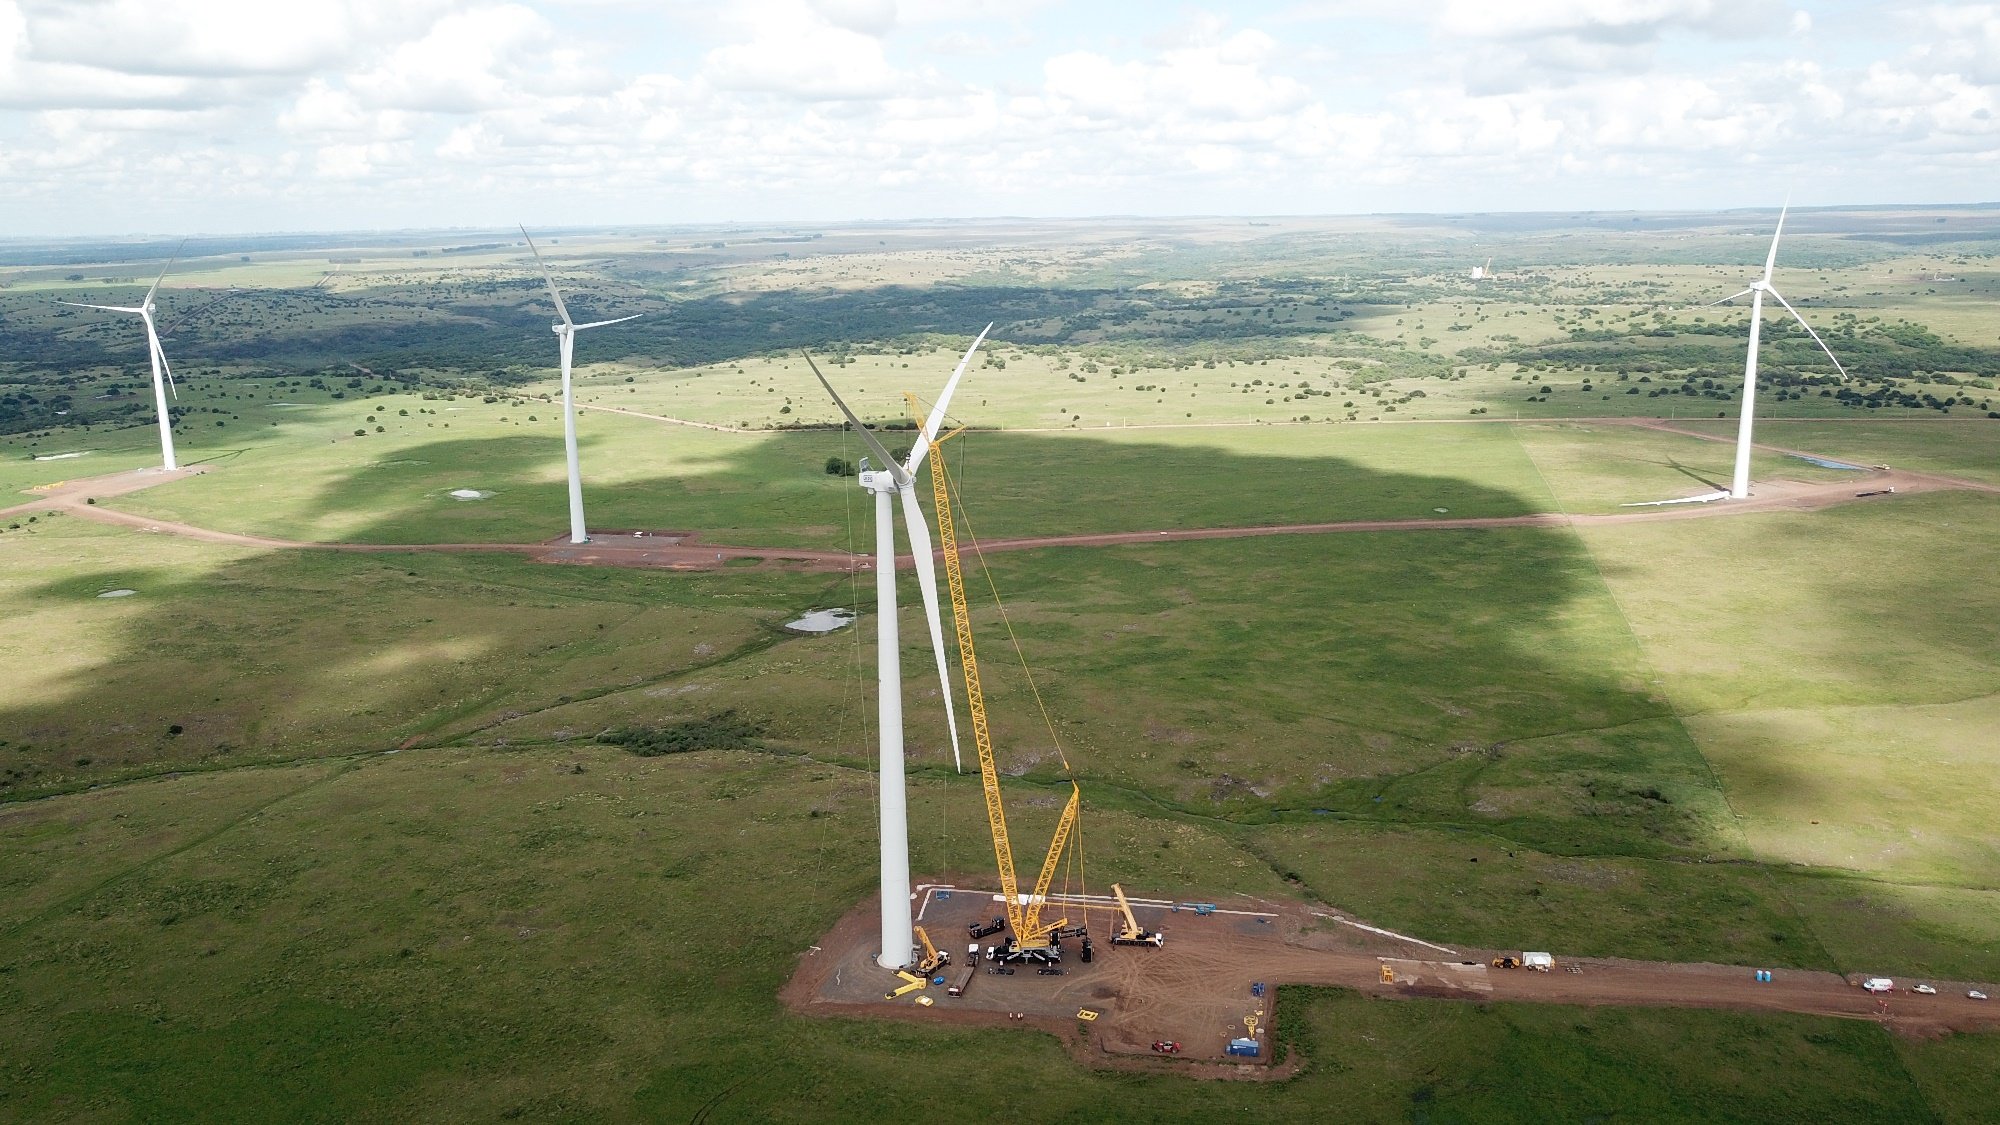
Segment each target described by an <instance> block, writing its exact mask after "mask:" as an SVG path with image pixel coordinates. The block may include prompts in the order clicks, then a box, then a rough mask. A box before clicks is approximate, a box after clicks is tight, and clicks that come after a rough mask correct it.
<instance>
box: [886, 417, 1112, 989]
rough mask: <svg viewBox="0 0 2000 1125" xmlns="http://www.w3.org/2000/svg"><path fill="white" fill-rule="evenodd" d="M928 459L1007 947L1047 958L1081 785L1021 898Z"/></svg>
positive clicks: (947, 533)
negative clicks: (1059, 873)
mask: <svg viewBox="0 0 2000 1125" xmlns="http://www.w3.org/2000/svg"><path fill="white" fill-rule="evenodd" d="M912 405H914V402H913V403H912ZM959 432H960V431H957V430H954V431H952V432H951V433H949V434H946V435H943V436H940V437H938V438H935V439H934V441H933V444H934V445H942V444H943V443H944V441H945V439H946V438H950V437H956V436H958V434H959ZM930 461H931V495H932V499H933V501H934V503H935V507H936V509H937V521H938V544H939V546H940V547H941V548H943V551H944V574H945V581H946V583H947V584H948V586H949V587H950V590H951V617H952V624H953V625H954V626H956V627H957V631H958V662H959V666H960V667H961V668H962V669H963V671H964V674H965V696H966V709H967V710H968V711H969V712H971V715H972V740H973V744H974V745H975V746H976V747H977V748H978V750H979V781H980V785H981V786H982V787H983V789H984V790H985V794H986V822H987V825H988V827H989V828H991V830H992V833H993V859H994V862H995V864H996V865H997V866H998V867H999V869H1000V895H1001V898H1002V900H1003V901H1004V902H1005V904H1006V909H1007V927H1008V929H1010V930H1012V931H1013V938H1012V940H1011V941H1010V943H1009V947H1010V950H1011V951H1012V952H1014V953H1016V954H1019V955H1020V956H1022V957H1025V958H1031V959H1046V957H1047V956H1048V954H1050V953H1051V952H1052V951H1053V950H1054V949H1055V946H1056V939H1055V938H1054V937H1053V936H1052V935H1054V933H1055V931H1057V930H1059V929H1061V928H1063V927H1064V926H1065V925H1067V924H1068V923H1069V919H1068V918H1057V919H1056V920H1054V921H1052V922H1045V921H1043V920H1042V907H1043V906H1044V905H1045V904H1046V903H1047V901H1048V893H1049V885H1050V883H1051V882H1053V881H1054V879H1055V874H1056V868H1057V867H1058V866H1060V864H1061V862H1062V854H1063V848H1064V847H1065V846H1066V845H1067V844H1068V843H1069V834H1070V831H1071V830H1072V829H1073V828H1075V827H1076V817H1077V809H1078V806H1079V805H1080V804H1081V803H1082V800H1083V791H1082V790H1081V789H1079V788H1077V784H1076V782H1075V781H1071V782H1070V784H1069V802H1068V803H1067V804H1065V805H1064V806H1063V811H1062V817H1061V818H1060V819H1059V820H1057V821H1056V834H1055V839H1054V840H1053V841H1051V842H1050V844H1049V854H1048V858H1046V859H1044V860H1043V861H1042V870H1041V873H1040V874H1039V875H1038V876H1036V878H1035V889H1034V893H1032V894H1030V895H1029V896H1027V898H1026V900H1025V901H1024V900H1023V899H1022V896H1021V892H1020V884H1019V882H1018V881H1017V880H1016V878H1015V875H1014V845H1013V843H1012V841H1010V840H1009V839H1008V837H1007V812H1006V809H1004V808H1003V807H1002V806H1001V802H1000V772H999V770H998V768H997V767H995V765H994V764H993V736H992V733H991V731H990V730H989V729H988V727H987V724H986V696H985V693H984V692H983V691H982V690H981V689H980V686H979V654H978V653H976V652H974V651H973V647H972V615H971V612H970V611H969V610H968V609H967V607H966V602H965V572H964V570H963V569H962V568H961V567H960V566H959V560H958V534H957V529H956V528H955V526H954V525H953V523H952V518H951V481H950V477H949V476H948V475H947V474H946V471H945V467H944V455H943V454H942V453H940V452H938V451H937V450H935V449H933V450H932V453H931V459H930Z"/></svg>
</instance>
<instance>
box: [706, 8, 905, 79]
mask: <svg viewBox="0 0 2000 1125" xmlns="http://www.w3.org/2000/svg"><path fill="white" fill-rule="evenodd" d="M867 7H870V5H864V4H860V3H855V4H833V3H799V2H790V0H774V2H761V3H751V4H745V5H743V6H742V7H741V8H740V9H739V10H738V11H737V13H736V23H737V25H738V29H739V30H738V34H739V36H741V39H740V41H738V42H734V43H728V44H725V45H723V46H719V47H717V48H715V49H714V50H711V51H709V52H708V54H707V56H706V57H705V58H704V59H703V61H702V75H703V77H704V78H706V79H707V80H708V81H709V82H711V83H713V84H714V85H715V86H717V87H719V88H721V89H725V90H740V91H749V92H756V93H770V94H784V95H789V96H791V97H795V98H802V99H809V100H822V99H824V100H839V99H868V98H884V97H889V96H891V95H894V94H897V93H899V92H902V91H903V90H904V88H905V87H906V86H907V85H908V84H909V83H910V81H911V78H910V77H909V76H907V75H905V74H903V73H901V72H899V71H898V70H897V69H896V68H895V67H894V66H892V65H890V63H889V59H888V55H887V52H886V51H885V50H884V47H883V43H882V40H881V39H880V38H878V37H877V34H876V33H873V32H869V31H864V30H861V28H863V27H866V26H868V25H869V23H870V22H871V21H870V20H868V19H866V18H864V17H865V16H866V15H867V14H868V13H866V12H865V11H860V10H859V9H865V8H867ZM886 8H887V12H888V18H889V19H890V20H891V21H893V17H894V13H895V6H894V5H893V4H890V5H886ZM827 9H834V14H833V15H831V16H830V15H829V14H828V11H827ZM847 9H857V10H855V11H849V10H847ZM836 17H838V18H836ZM843 19H844V20H846V21H848V22H845V23H843V22H838V20H843Z"/></svg>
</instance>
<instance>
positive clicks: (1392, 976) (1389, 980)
mask: <svg viewBox="0 0 2000 1125" xmlns="http://www.w3.org/2000/svg"><path fill="white" fill-rule="evenodd" d="M1382 983H1383V984H1395V983H1396V970H1395V969H1394V968H1393V967H1391V966H1390V965H1389V964H1388V963H1387V962H1384V963H1383V965H1382Z"/></svg>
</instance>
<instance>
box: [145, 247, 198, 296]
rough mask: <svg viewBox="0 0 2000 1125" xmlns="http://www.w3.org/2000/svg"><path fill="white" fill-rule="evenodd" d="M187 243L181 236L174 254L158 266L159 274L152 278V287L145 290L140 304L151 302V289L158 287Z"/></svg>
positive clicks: (178, 258)
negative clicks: (165, 262)
mask: <svg viewBox="0 0 2000 1125" xmlns="http://www.w3.org/2000/svg"><path fill="white" fill-rule="evenodd" d="M187 244H188V243H187V239H185V238H183V239H181V244H180V245H179V246H176V247H174V256H173V257H171V258H168V259H167V264H166V265H164V266H162V267H161V268H160V276H158V277H156V278H154V279H153V287H152V289H148V290H146V299H145V300H143V301H141V302H139V303H140V304H141V305H150V304H152V303H153V291H154V290H156V289H158V288H159V287H160V282H162V281H165V280H166V279H167V271H168V270H170V269H173V268H174V263H175V262H177V261H179V260H180V257H181V251H182V250H185V249H187Z"/></svg>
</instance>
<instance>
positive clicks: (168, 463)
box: [63, 242, 187, 471]
mask: <svg viewBox="0 0 2000 1125" xmlns="http://www.w3.org/2000/svg"><path fill="white" fill-rule="evenodd" d="M181 245H182V246H185V245H187V243H185V242H183V243H181ZM179 257H180V251H179V250H178V249H176V250H175V251H174V256H173V257H172V258H168V259H167V264H166V266H165V267H164V268H163V269H161V270H160V276H159V277H157V278H154V279H153V285H152V288H150V289H148V290H146V298H145V300H142V301H140V302H139V303H138V305H137V306H133V307H127V306H124V305H86V304H83V303H82V302H79V301H64V302H63V304H65V305H74V306H76V307H77V308H80V309H97V310H99V311H100V312H120V313H137V314H139V319H140V320H143V321H145V322H146V353H147V355H148V357H149V358H151V359H152V361H153V408H154V409H155V410H156V411H158V412H159V416H160V467H161V468H164V469H167V470H169V471H172V470H174V469H178V468H180V462H178V461H176V460H174V421H173V418H172V416H170V415H169V414H168V413H167V388H168V387H170V386H172V385H173V381H174V370H173V368H171V367H168V366H167V353H166V350H165V349H163V348H161V347H160V333H159V330H158V329H157V328H155V327H154V326H153V312H154V307H153V294H154V293H157V292H159V289H160V282H162V281H165V280H166V279H167V270H170V269H173V268H174V262H175V261H176V260H177V259H179ZM162 376H164V378H163V377H162ZM174 397H175V398H176V399H178V398H180V397H181V392H180V389H179V388H178V387H176V388H174Z"/></svg>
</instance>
